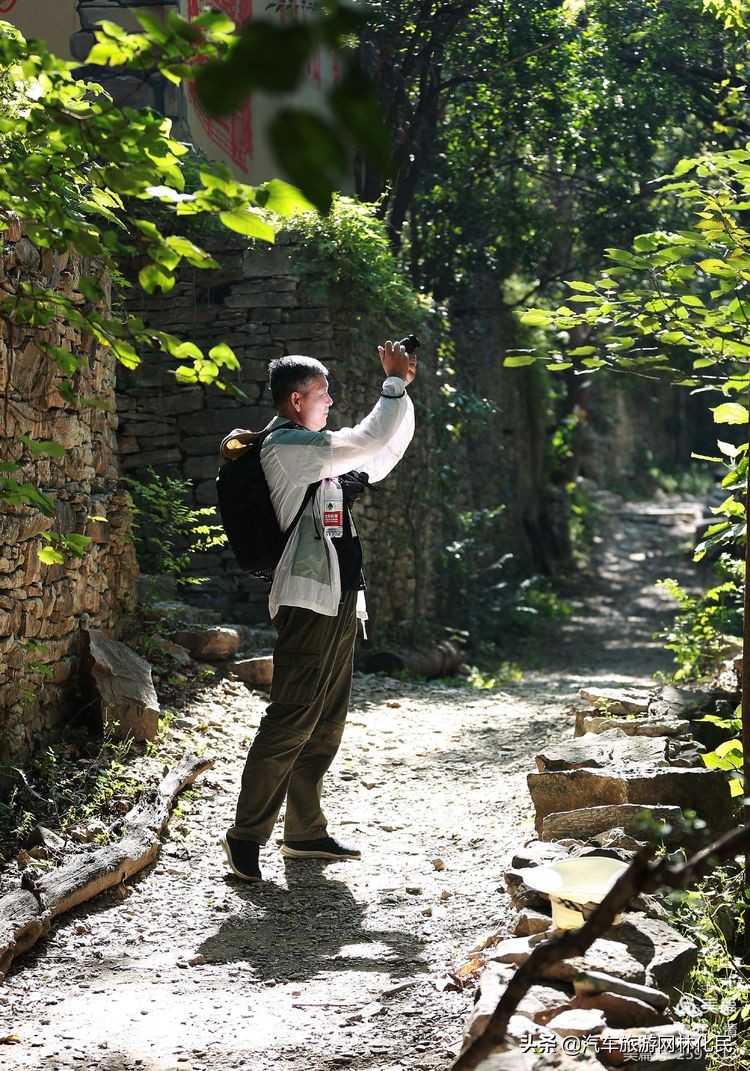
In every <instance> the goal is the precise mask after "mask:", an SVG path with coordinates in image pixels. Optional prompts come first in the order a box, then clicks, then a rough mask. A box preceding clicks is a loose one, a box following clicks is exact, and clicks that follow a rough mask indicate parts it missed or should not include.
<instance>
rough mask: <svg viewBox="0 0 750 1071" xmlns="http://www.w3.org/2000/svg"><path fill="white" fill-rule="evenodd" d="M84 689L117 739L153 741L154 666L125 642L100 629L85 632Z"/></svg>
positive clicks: (156, 709) (155, 705)
mask: <svg viewBox="0 0 750 1071" xmlns="http://www.w3.org/2000/svg"><path fill="white" fill-rule="evenodd" d="M83 637H84V652H83V657H82V659H81V687H82V690H83V693H84V695H86V696H87V697H90V699H91V701H92V702H94V703H95V704H96V705H97V707H98V711H99V716H100V718H101V722H102V726H103V727H104V728H105V729H108V730H109V731H110V732H111V733H112V735H113V736H114V738H115V739H116V740H127V739H129V738H132V739H133V740H153V739H154V738H155V736H156V733H157V730H158V727H159V713H160V710H159V700H158V698H157V696H156V689H155V688H154V682H153V679H152V677H151V666H150V665H149V663H148V662H147V661H146V660H145V658H141V656H140V655H138V654H136V653H135V651H131V650H130V648H129V647H126V646H125V644H124V643H120V642H119V640H113V639H112V638H111V637H109V636H107V634H106V633H105V632H101V631H100V630H99V629H93V628H92V629H84V630H83Z"/></svg>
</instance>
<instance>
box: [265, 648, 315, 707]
mask: <svg viewBox="0 0 750 1071" xmlns="http://www.w3.org/2000/svg"><path fill="white" fill-rule="evenodd" d="M321 660H322V655H319V654H311V653H310V652H309V651H283V652H279V653H278V654H275V655H274V657H273V678H272V681H271V702H272V703H298V704H307V703H312V702H313V700H314V699H315V697H316V695H317V694H318V682H319V681H320V663H321Z"/></svg>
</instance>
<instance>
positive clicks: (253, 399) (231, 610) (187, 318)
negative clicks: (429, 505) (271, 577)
mask: <svg viewBox="0 0 750 1071" xmlns="http://www.w3.org/2000/svg"><path fill="white" fill-rule="evenodd" d="M231 241H232V240H231V237H229V238H228V240H227V238H223V239H222V240H221V241H220V242H218V241H217V242H211V241H205V240H204V241H203V244H204V245H205V246H206V247H207V248H208V249H209V251H210V252H211V253H212V255H213V256H214V257H215V258H216V259H217V260H218V261H219V263H220V268H219V269H218V270H213V271H210V272H208V271H206V272H201V271H194V270H185V271H183V273H182V276H181V278H180V281H179V283H178V285H177V286H176V287H175V288H174V290H173V291H172V292H171V293H170V294H169V295H168V296H166V297H164V296H158V295H157V296H154V297H151V298H146V297H141V298H138V299H137V304H135V305H134V306H133V307H132V309H131V311H132V312H135V313H137V314H139V315H142V316H143V317H144V319H145V320H146V321H147V322H148V323H150V324H151V325H153V326H157V327H159V328H161V329H163V330H171V331H175V332H178V331H179V332H180V333H181V334H182V335H184V337H186V338H189V339H190V340H191V341H194V342H195V343H197V344H198V345H199V346H200V347H201V348H202V349H204V350H207V349H209V348H210V347H211V346H212V345H215V344H216V343H218V342H222V341H223V342H226V343H228V344H229V345H230V346H232V348H233V349H234V351H235V353H236V355H237V357H238V358H239V360H240V362H241V366H242V368H241V372H240V373H238V374H236V379H235V376H234V375H233V376H232V377H231V378H232V379H233V381H235V382H236V384H237V386H239V387H241V389H242V390H243V391H244V392H245V393H246V395H247V396H248V401H247V402H246V403H241V402H238V401H237V400H235V399H234V398H232V397H229V396H228V395H226V394H222V393H221V392H220V391H219V390H217V389H216V388H215V387H208V388H204V387H201V386H194V387H193V386H190V387H185V386H179V385H177V384H176V382H175V378H174V372H173V367H174V366H172V370H170V367H169V366H168V365H167V363H166V362H165V359H164V358H158V359H157V358H156V357H146V359H145V361H144V364H143V366H142V367H141V368H140V369H139V370H138V372H137V373H136V374H133V375H131V374H128V373H127V372H124V371H121V372H120V373H119V378H118V407H119V413H120V428H119V441H120V452H121V457H122V466H123V469H124V471H125V472H126V473H127V474H128V475H131V476H134V477H136V478H137V479H140V480H145V481H147V480H148V479H149V477H148V472H147V470H148V467H149V466H153V468H154V469H155V471H156V472H157V473H159V474H161V475H165V476H170V477H179V478H182V479H185V480H188V481H190V482H191V484H192V486H193V488H194V490H193V492H192V495H193V498H194V502H195V504H197V505H201V506H202V505H215V503H216V491H215V478H216V473H217V471H218V466H219V456H218V445H219V441H220V439H221V438H222V436H223V435H224V434H226V432H228V431H230V430H231V429H232V428H233V427H246V428H251V429H254V430H260V429H261V428H263V427H264V426H265V425H266V424H267V423H268V421H269V420H270V419H271V417H272V416H273V409H272V406H271V402H270V397H269V394H268V388H267V383H266V381H267V366H268V362H269V360H270V359H271V358H273V357H280V356H282V355H284V354H289V353H305V354H309V355H310V356H314V357H317V358H319V359H320V360H321V361H323V362H324V364H326V365H327V367H328V368H329V370H330V373H331V377H330V380H331V393H332V395H333V397H334V399H335V408H334V409H333V410H332V411H331V414H330V418H329V427H331V428H335V427H337V426H349V425H351V424H353V423H356V422H357V420H359V419H361V418H362V417H363V416H364V415H365V414H366V413H367V412H368V411H369V410H370V409H371V408H372V406H373V405H374V404H375V402H376V401H377V399H378V396H379V389H380V384H381V382H382V369H381V366H380V362H379V358H378V355H377V345H378V343H382V342H383V341H384V340H385V339H386V338H387V337H394V338H398V337H403V335H405V334H407V333H408V332H409V331H410V330H412V329H414V325H413V324H394V323H391V322H389V321H388V319H387V316H386V314H385V313H384V312H383V310H379V309H373V310H371V312H370V313H368V314H366V315H357V316H355V315H353V312H352V305H351V304H347V303H346V300H345V299H343V302H342V298H341V296H340V294H337V293H336V292H335V288H332V287H327V286H325V285H324V284H322V281H321V280H320V279H316V278H313V277H311V276H310V274H309V273H306V271H305V268H304V263H303V261H304V258H303V257H302V256H301V254H300V248H299V247H298V246H297V245H296V244H295V239H294V238H293V236H291V235H289V234H287V233H282V234H280V235H278V236H277V242H276V245H275V246H272V247H271V246H264V245H262V244H261V243H258V244H257V246H255V247H250V248H248V246H247V243H246V242H244V243H243V242H242V241H238V242H236V244H234V245H232V244H231ZM423 341H424V347H423V350H422V351H421V352H423V353H424V354H425V358H424V367H423V369H422V372H421V374H420V376H419V378H418V380H417V382H416V383H415V385H414V387H413V388H412V389H411V393H412V397H413V398H414V401H415V405H416V406H417V407H418V409H419V410H420V414H421V415H422V416H423V415H424V414H425V412H426V409H427V407H428V406H429V404H430V403H431V400H434V397H435V396H436V392H437V383H436V381H435V377H434V374H433V375H431V374H430V369H431V368H432V370H433V372H434V355H431V353H430V345H429V339H427V338H425V339H424V340H423ZM418 423H419V432H418V435H417V437H416V439H415V442H414V443H413V444H412V446H411V447H410V449H409V452H408V454H407V457H406V458H405V460H404V461H403V462H402V463H401V465H400V466H399V467H398V469H397V470H396V471H395V472H394V473H393V474H392V475H391V476H390V477H388V478H387V479H386V480H385V481H383V482H381V483H379V484H377V485H375V486H374V487H373V488H372V489H370V490H368V491H367V492H366V493H365V495H364V496H363V498H362V499H360V500H359V502H358V503H357V504H356V506H355V510H354V515H355V520H356V523H357V526H358V528H359V530H360V533H361V535H362V539H363V542H364V544H365V563H366V575H367V582H368V596H367V598H368V608H369V612H370V616H371V618H372V625H373V627H376V628H377V630H378V632H379V633H380V635H381V636H383V635H385V633H387V632H388V633H390V632H393V631H396V630H398V631H399V633H400V634H402V635H405V636H407V638H408V636H409V634H410V633H411V632H413V630H414V628H415V627H416V625H415V622H420V621H425V620H430V619H431V618H432V617H433V616H434V601H435V575H434V574H435V564H434V562H435V555H434V552H433V549H434V548H433V546H432V544H433V543H434V540H435V528H434V525H435V518H434V515H431V514H430V513H429V511H427V510H425V509H423V508H422V506H421V505H419V503H421V501H422V498H423V496H424V491H425V486H426V480H427V478H428V475H429V470H430V465H429V460H430V452H431V430H430V426H429V421H427V420H424V419H421V416H418ZM193 566H194V570H195V573H196V574H197V575H202V576H208V577H209V580H208V583H207V584H205V585H204V586H202V587H201V588H191V589H189V590H188V592H187V594H188V597H189V599H190V601H191V602H197V603H198V604H201V603H204V604H207V605H213V606H217V607H219V608H220V609H221V610H222V611H223V612H224V613H225V614H226V615H227V616H229V615H231V616H233V617H234V619H235V620H238V621H240V622H245V623H255V622H260V621H266V620H267V590H268V589H267V585H265V584H263V583H261V582H259V581H256V580H254V579H252V578H251V577H248V576H247V575H246V574H243V573H241V572H240V570H239V569H238V567H237V566H236V565H235V563H234V559H233V556H232V553H231V551H230V550H229V549H228V548H219V550H217V551H216V552H212V553H207V554H200V555H196V556H195V559H194V562H193Z"/></svg>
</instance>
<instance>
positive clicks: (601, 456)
mask: <svg viewBox="0 0 750 1071" xmlns="http://www.w3.org/2000/svg"><path fill="white" fill-rule="evenodd" d="M715 404H716V403H715V400H714V398H713V397H712V396H711V395H707V394H697V395H691V393H690V392H689V391H688V390H686V389H685V388H681V387H673V386H670V385H669V384H668V383H660V382H657V381H654V380H640V379H636V378H635V377H632V378H628V377H627V376H622V375H621V376H617V377H616V380H614V381H613V378H612V377H609V378H607V377H606V376H602V377H597V376H594V377H593V378H592V383H591V387H590V389H589V390H588V392H587V397H586V400H585V402H584V408H585V410H586V419H585V421H584V424H583V427H582V431H581V442H580V447H579V455H580V472H581V474H582V475H584V476H586V477H588V478H589V479H592V480H594V481H595V482H596V483H598V484H600V485H601V486H602V487H611V486H613V485H616V484H621V485H627V484H636V485H640V486H644V485H647V483H648V473H649V470H650V469H660V470H665V471H667V472H670V471H675V470H679V469H684V468H685V467H686V466H688V465H690V463H691V454H692V453H699V454H708V455H711V454H715V453H716V438H717V435H716V428H715V425H714V423H713V419H712V415H711V411H710V408H709V407H710V406H711V405H715Z"/></svg>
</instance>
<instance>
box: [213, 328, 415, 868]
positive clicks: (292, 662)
mask: <svg viewBox="0 0 750 1071" xmlns="http://www.w3.org/2000/svg"><path fill="white" fill-rule="evenodd" d="M378 353H379V355H380V361H381V364H382V366H383V371H384V373H385V377H386V378H385V380H384V381H383V384H382V388H381V392H380V397H379V398H378V400H377V401H376V403H375V405H374V407H373V408H372V410H371V411H370V412H369V413H368V414H367V416H366V417H365V418H364V419H363V420H362V421H361V422H360V423H359V424H357V425H355V427H353V428H343V429H342V430H341V431H326V430H325V426H326V423H327V420H328V411H329V409H330V408H331V406H332V405H333V399H332V398H331V396H330V394H329V393H328V370H327V368H325V366H324V365H322V364H321V363H320V361H317V360H316V359H315V358H312V357H304V356H289V357H281V358H279V359H277V360H275V361H271V363H270V365H269V384H270V388H271V395H272V398H273V404H274V408H275V409H276V416H275V417H274V419H273V420H272V421H271V423H270V424H269V426H268V428H269V429H270V433H267V434H266V437H265V438H264V439H263V442H262V446H261V465H262V468H263V472H264V475H265V477H266V481H267V483H268V488H269V491H270V494H271V501H272V503H273V507H274V510H275V512H276V516H277V518H278V522H279V526H280V528H281V529H282V531H286V530H287V528H288V527H289V525H290V524H291V523H292V521H293V520H294V518H295V517H296V516H297V514H298V512H299V509H300V507H301V505H302V503H303V501H304V499H305V496H306V493H307V492H308V488H309V487H310V485H312V484H318V483H319V486H318V487H317V490H316V491H315V493H314V494H313V495H312V497H311V498H310V499H309V501H308V503H307V505H306V506H305V508H304V510H303V511H302V514H301V516H300V518H299V521H298V522H297V524H296V525H295V526H294V528H293V530H292V531H291V533H290V535H289V539H288V541H287V544H286V547H285V549H284V552H283V554H282V556H281V559H280V561H279V564H278V566H277V567H276V569H275V571H274V575H273V583H272V585H271V591H270V594H269V599H268V606H269V612H270V615H271V620H272V622H273V624H274V627H275V629H276V631H277V633H278V639H277V642H276V646H275V648H274V656H273V660H274V670H273V683H272V685H271V695H270V699H271V702H270V704H269V706H268V707H267V709H266V713H265V715H264V716H263V718H262V719H261V722H260V725H259V727H258V731H257V733H256V736H255V739H254V740H253V742H252V745H251V747H250V750H249V752H248V756H247V761H246V763H245V769H244V772H243V774H242V786H241V789H240V794H239V798H238V801H237V811H236V816H235V822H234V825H233V826H232V827H231V828H230V829H229V830H228V831H227V833H226V834H225V835H224V836H223V837H222V840H221V843H222V844H223V846H224V850H225V851H226V854H227V859H228V860H229V866H230V868H231V870H232V871H233V872H234V874H236V875H237V877H239V878H242V879H243V880H245V881H260V880H261V871H260V865H259V854H260V847H261V845H263V844H265V843H266V841H267V840H268V838H269V837H270V835H271V832H272V830H273V826H274V823H275V821H276V818H277V816H278V814H279V811H280V810H281V806H282V804H283V803H284V800H286V812H285V820H284V842H283V846H282V849H281V850H282V854H283V855H284V856H285V857H287V858H290V859H310V858H314V859H358V858H360V854H361V853H360V852H359V850H357V849H356V848H351V847H346V846H344V845H343V844H340V843H339V841H338V840H336V839H335V838H334V837H333V836H331V835H330V834H329V833H328V827H327V823H326V818H325V815H324V814H323V811H322V809H321V805H320V797H321V790H322V783H323V777H324V775H325V773H326V771H327V770H328V768H329V766H330V765H331V763H332V762H333V759H334V757H335V755H336V752H337V751H338V748H339V744H340V742H341V737H342V734H343V731H344V724H345V721H346V715H347V712H348V707H349V695H350V691H351V682H352V668H353V659H354V641H355V638H356V631H357V619H358V616H359V617H361V618H362V619H364V618H366V612H365V608H364V592H363V583H362V550H361V546H360V542H359V537H358V536H357V532H356V528H355V527H354V523H353V521H352V518H351V513H350V511H349V507H348V504H347V502H346V500H345V499H346V497H350V496H349V495H347V487H349V488H351V487H352V486H354V487H355V488H356V487H359V488H360V490H361V487H362V485H363V483H365V482H370V483H375V482H376V481H378V480H382V479H383V478H384V477H385V476H387V475H388V473H389V472H390V471H391V470H392V469H393V468H394V467H395V466H396V465H397V464H398V462H399V461H400V460H401V458H402V457H403V455H404V452H405V451H406V448H407V446H408V445H409V443H410V442H411V439H412V436H413V434H414V408H413V406H412V402H411V399H410V398H409V396H408V394H407V391H406V388H407V387H408V386H409V385H410V384H411V383H412V382H413V380H414V377H415V375H416V357H415V356H413V355H409V354H407V352H406V350H405V348H404V347H403V345H401V344H400V343H398V342H391V341H388V342H386V343H385V345H383V346H379V347H378ZM290 422H291V423H292V424H293V425H294V426H293V427H290V426H289V424H290ZM266 432H268V429H266ZM260 434H264V433H260ZM257 438H258V435H256V434H255V433H253V432H250V431H245V430H242V429H235V430H234V431H232V432H230V434H229V435H227V436H226V437H225V438H224V440H223V441H222V444H221V453H222V456H223V457H224V458H226V459H228V460H231V459H233V458H237V457H239V456H241V454H242V453H244V452H245V451H246V450H248V449H250V447H251V446H252V443H253V442H254V440H255V439H257ZM352 470H355V471H352ZM341 477H343V480H342V479H340V478H341Z"/></svg>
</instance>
